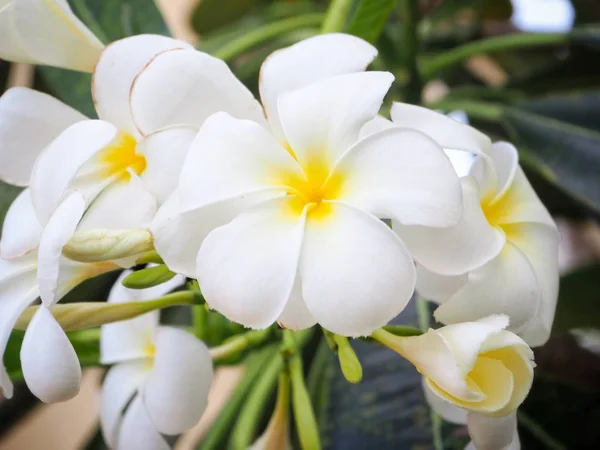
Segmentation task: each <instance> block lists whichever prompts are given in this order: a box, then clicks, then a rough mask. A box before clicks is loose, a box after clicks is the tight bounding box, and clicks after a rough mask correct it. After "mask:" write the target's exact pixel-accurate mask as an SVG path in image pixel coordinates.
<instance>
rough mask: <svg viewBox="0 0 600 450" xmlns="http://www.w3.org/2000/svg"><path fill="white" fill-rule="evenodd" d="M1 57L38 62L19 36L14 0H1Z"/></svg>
mask: <svg viewBox="0 0 600 450" xmlns="http://www.w3.org/2000/svg"><path fill="white" fill-rule="evenodd" d="M0 59H4V60H6V61H14V62H20V63H30V64H31V63H35V62H36V61H35V58H33V57H32V56H31V55H30V54H29V53H27V50H26V49H25V47H24V46H23V42H22V41H21V39H20V38H19V33H18V32H17V28H16V27H15V5H14V2H13V0H2V1H0Z"/></svg>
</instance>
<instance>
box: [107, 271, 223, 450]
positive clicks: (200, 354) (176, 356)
mask: <svg viewBox="0 0 600 450" xmlns="http://www.w3.org/2000/svg"><path fill="white" fill-rule="evenodd" d="M129 273H130V272H125V273H123V274H122V276H121V277H120V278H119V280H118V281H117V282H116V284H115V285H114V287H113V289H112V291H111V293H110V297H109V302H110V303H119V302H127V301H137V300H146V299H151V298H156V297H160V296H162V295H164V294H166V293H168V292H169V291H171V290H172V289H173V288H175V287H176V286H177V285H180V284H181V283H182V282H183V281H184V279H183V277H179V276H178V277H175V278H173V279H172V280H170V281H169V282H167V283H163V284H161V285H159V286H156V287H154V288H150V289H144V290H131V289H127V288H125V287H123V286H122V285H121V280H122V279H123V278H124V277H125V276H127V275H128V274H129ZM158 319H159V312H158V311H156V312H152V313H148V314H145V315H143V316H140V317H137V318H135V319H132V320H126V321H122V322H116V323H112V324H108V325H103V326H102V331H101V341H100V345H101V346H100V351H101V360H102V362H103V363H104V364H115V365H114V366H113V367H112V368H111V369H110V370H109V371H108V374H107V376H106V379H105V380H104V386H103V388H102V399H101V407H100V408H101V409H100V422H101V426H102V433H103V435H104V439H105V442H106V443H107V445H108V446H109V447H110V448H116V449H123V450H125V449H131V448H143V449H148V450H154V449H157V450H159V449H160V450H162V449H165V450H167V449H169V448H170V446H169V445H168V444H167V442H166V441H165V439H164V438H163V437H162V436H161V433H162V434H167V435H176V434H179V433H181V432H183V431H185V430H187V429H189V428H191V427H192V426H194V425H195V424H196V423H197V422H198V421H199V420H200V417H201V415H202V413H203V412H204V409H205V407H206V404H207V401H208V392H209V389H210V386H211V383H212V375H213V366H212V359H211V357H210V354H209V352H208V348H207V347H206V346H205V345H204V344H203V343H202V342H201V341H199V340H198V339H196V338H195V337H194V336H193V335H191V334H189V333H188V332H186V331H183V330H180V329H177V328H173V327H167V326H160V325H159V324H158ZM132 399H133V400H132Z"/></svg>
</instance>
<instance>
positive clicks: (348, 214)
mask: <svg viewBox="0 0 600 450" xmlns="http://www.w3.org/2000/svg"><path fill="white" fill-rule="evenodd" d="M324 207H327V208H330V211H329V212H328V213H327V214H326V215H324V216H323V217H320V218H315V217H311V216H310V213H309V217H308V220H307V224H306V231H305V235H304V242H303V245H302V254H301V259H300V277H301V280H302V295H303V298H304V302H305V304H306V307H307V308H308V311H309V312H310V314H311V315H312V317H314V319H315V320H316V321H317V322H318V323H319V324H320V325H322V326H323V327H324V328H326V329H328V330H330V331H332V332H334V333H337V334H342V335H344V336H366V335H368V334H370V333H371V332H372V331H373V330H375V329H376V328H379V327H381V326H383V325H385V324H387V323H388V322H389V321H390V320H391V319H392V318H394V317H395V316H396V315H398V314H399V313H400V312H401V311H402V310H403V309H404V307H405V306H406V304H407V303H408V301H409V300H410V298H411V296H412V293H413V290H414V286H415V268H414V265H413V262H412V257H411V256H410V254H409V253H408V250H406V248H405V247H404V244H402V242H401V241H400V239H398V237H397V236H396V235H395V234H394V233H393V232H392V231H391V230H390V229H389V228H388V227H387V225H385V224H384V223H383V222H381V221H380V220H378V219H377V218H375V217H373V216H371V215H369V214H367V213H365V212H363V211H360V210H358V209H354V208H352V207H349V206H346V205H343V204H340V203H331V204H328V205H321V207H320V208H324Z"/></svg>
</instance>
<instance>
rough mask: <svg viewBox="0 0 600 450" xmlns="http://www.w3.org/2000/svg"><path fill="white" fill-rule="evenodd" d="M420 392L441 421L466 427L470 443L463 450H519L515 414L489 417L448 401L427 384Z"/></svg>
mask: <svg viewBox="0 0 600 450" xmlns="http://www.w3.org/2000/svg"><path fill="white" fill-rule="evenodd" d="M423 380H425V378H424V379H423ZM423 390H424V392H425V398H426V399H427V402H428V403H429V406H431V408H432V409H433V410H434V411H435V412H436V413H437V414H438V415H439V416H440V417H441V418H442V419H444V420H445V421H447V422H450V423H454V424H457V425H467V427H468V430H469V435H470V436H471V442H470V443H469V444H468V445H467V446H466V447H465V450H520V449H521V442H520V440H519V432H518V430H517V413H516V412H513V413H510V414H507V415H506V416H502V417H488V416H485V415H483V414H478V413H475V412H470V411H467V410H465V409H462V408H459V407H458V406H456V405H453V404H452V403H449V402H447V401H446V400H444V399H442V398H440V397H439V396H438V395H437V394H435V393H434V392H433V391H432V390H431V388H430V387H429V386H428V385H427V383H426V382H424V383H423Z"/></svg>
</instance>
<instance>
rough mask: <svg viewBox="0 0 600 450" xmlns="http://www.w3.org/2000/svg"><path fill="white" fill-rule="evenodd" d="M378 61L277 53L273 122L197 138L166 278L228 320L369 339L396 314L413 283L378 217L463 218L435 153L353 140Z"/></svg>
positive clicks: (337, 46) (376, 99) (386, 139)
mask: <svg viewBox="0 0 600 450" xmlns="http://www.w3.org/2000/svg"><path fill="white" fill-rule="evenodd" d="M375 54H376V51H375V49H374V48H373V47H372V46H371V45H369V44H368V43H366V42H364V41H361V40H360V39H357V38H355V37H352V36H347V35H340V34H332V35H323V36H319V37H315V38H311V39H307V40H305V41H302V42H300V43H298V44H296V45H294V46H292V47H289V48H288V49H284V50H280V51H278V52H276V53H274V54H273V55H271V56H270V57H269V58H268V59H267V60H266V62H265V63H264V65H263V67H262V70H261V85H260V91H261V97H262V100H263V105H264V107H265V110H266V114H267V117H268V120H269V125H268V127H267V128H265V125H264V124H263V123H260V122H256V121H250V120H240V119H236V118H233V117H231V116H230V115H228V114H226V113H218V114H215V115H213V116H211V117H209V118H208V119H207V120H206V121H205V122H204V125H203V126H202V128H201V130H200V132H199V134H198V136H197V137H196V139H195V140H194V142H193V143H192V146H191V148H190V152H189V154H188V157H187V159H186V162H185V164H184V167H183V169H182V174H181V178H180V180H179V186H178V190H177V191H176V193H175V194H174V196H173V197H172V198H171V199H169V201H168V202H167V203H166V204H165V205H164V206H163V208H162V210H161V211H159V213H158V215H157V218H156V219H155V221H154V224H153V227H152V233H153V235H154V238H155V246H156V248H157V250H158V251H159V253H160V254H161V256H162V257H163V259H164V260H165V262H166V263H167V264H168V265H169V266H170V267H171V268H172V270H176V271H179V272H181V273H185V274H186V275H188V276H196V277H197V278H198V281H199V282H200V285H201V287H202V292H203V295H204V296H205V298H206V299H207V302H208V303H209V304H210V306H211V307H212V308H214V309H216V310H217V311H219V312H220V313H222V314H224V315H225V316H226V317H228V318H229V319H231V320H233V321H236V322H239V323H242V324H244V325H246V326H248V327H252V328H264V327H267V326H269V325H270V324H272V323H273V322H274V321H276V320H277V321H279V322H280V323H281V324H282V325H283V326H286V327H290V328H294V329H299V328H306V327H310V326H312V325H314V324H315V323H319V324H321V325H322V326H324V327H325V328H327V329H329V330H331V331H333V332H335V333H338V334H343V335H347V336H359V335H366V334H369V333H370V332H371V331H373V330H374V329H376V328H378V327H380V326H382V325H384V324H385V323H387V322H388V321H389V320H390V319H392V318H393V317H394V316H396V315H397V314H398V313H399V312H400V311H402V310H403V309H404V307H405V305H406V304H407V302H408V301H409V299H410V297H411V295H412V292H413V289H414V283H415V268H414V265H413V261H412V257H411V255H410V254H409V252H408V251H407V249H406V247H405V245H404V244H403V242H402V241H401V240H400V239H398V237H397V236H396V235H395V234H394V233H391V232H390V231H391V230H390V229H389V227H387V226H386V225H385V224H384V223H383V222H382V221H381V220H379V219H380V218H394V219H396V220H398V221H400V222H402V223H405V224H407V225H423V226H428V227H447V226H451V225H453V224H456V223H457V222H458V221H459V220H460V217H461V214H462V208H461V196H460V186H459V183H458V178H457V177H456V174H455V173H454V171H453V169H452V168H451V164H450V162H449V160H448V158H447V157H446V156H445V155H444V153H443V151H442V149H441V147H440V146H438V145H437V144H436V143H435V142H433V141H432V140H431V139H430V138H428V137H427V136H425V135H423V134H421V133H419V132H417V131H414V130H409V129H396V128H395V129H391V130H385V131H382V132H377V133H373V134H371V135H369V136H367V137H366V138H364V139H359V134H360V131H361V128H362V127H363V126H364V125H365V123H367V122H368V121H370V120H372V119H373V118H374V117H375V116H376V114H377V112H378V111H379V108H380V106H381V103H382V101H383V98H384V96H385V94H386V93H387V91H388V89H389V87H390V85H391V83H392V81H393V76H392V75H391V74H389V73H385V72H362V70H363V69H364V68H365V66H366V65H367V64H368V63H369V62H370V61H371V60H372V59H373V58H374V56H375ZM157 59H158V58H157ZM287 75H289V76H287ZM192 89H193V88H192V86H191V85H190V90H192ZM232 219H233V220H232ZM220 225H223V226H220ZM216 227H218V228H216ZM215 228H216V229H215Z"/></svg>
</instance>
